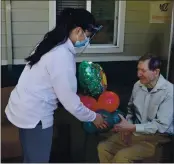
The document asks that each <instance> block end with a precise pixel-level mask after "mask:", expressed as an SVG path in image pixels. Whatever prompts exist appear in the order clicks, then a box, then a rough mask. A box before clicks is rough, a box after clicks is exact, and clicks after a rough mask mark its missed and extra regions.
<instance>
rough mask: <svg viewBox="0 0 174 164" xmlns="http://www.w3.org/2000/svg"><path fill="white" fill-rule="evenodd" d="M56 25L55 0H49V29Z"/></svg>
mask: <svg viewBox="0 0 174 164" xmlns="http://www.w3.org/2000/svg"><path fill="white" fill-rule="evenodd" d="M55 25H56V0H55V1H49V31H50V30H52V29H53V28H54V27H55Z"/></svg>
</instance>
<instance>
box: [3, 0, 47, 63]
mask: <svg viewBox="0 0 174 164" xmlns="http://www.w3.org/2000/svg"><path fill="white" fill-rule="evenodd" d="M2 2H3V1H2ZM11 2H12V3H11V8H12V34H13V36H12V39H13V56H14V58H15V59H23V58H25V57H26V56H28V55H29V53H30V52H31V50H32V48H33V47H34V46H35V45H36V44H37V43H38V42H39V41H40V40H41V39H42V38H43V36H44V34H45V33H46V32H48V27H49V23H48V21H49V1H11ZM1 8H2V10H1V11H2V21H1V22H2V51H1V52H2V59H3V60H5V59H6V57H5V56H6V48H5V47H6V44H5V34H6V31H5V8H3V7H1Z"/></svg>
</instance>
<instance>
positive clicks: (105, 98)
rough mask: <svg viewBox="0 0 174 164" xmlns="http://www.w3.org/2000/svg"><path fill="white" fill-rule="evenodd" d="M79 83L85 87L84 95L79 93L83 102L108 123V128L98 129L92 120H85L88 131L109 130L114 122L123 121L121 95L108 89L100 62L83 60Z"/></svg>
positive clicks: (79, 71) (84, 124)
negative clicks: (120, 106) (121, 117)
mask: <svg viewBox="0 0 174 164" xmlns="http://www.w3.org/2000/svg"><path fill="white" fill-rule="evenodd" d="M78 73H79V83H80V87H81V88H82V89H83V95H79V96H80V99H81V102H82V103H83V104H84V105H85V106H86V107H88V108H89V109H91V110H93V111H95V112H97V113H100V114H101V115H103V116H104V119H105V121H106V122H107V123H108V128H106V129H97V128H96V126H95V125H94V124H93V123H92V122H84V123H83V127H84V129H85V131H86V132H88V133H98V132H99V133H101V132H107V131H109V130H110V129H112V128H113V126H114V124H117V123H119V122H120V121H121V119H120V117H119V115H118V114H121V115H123V116H124V113H122V112H121V111H120V110H119V109H118V107H119V105H120V99H119V96H118V95H117V94H116V93H114V92H112V91H108V90H107V78H106V75H105V73H104V71H103V69H102V67H101V66H100V65H99V64H95V63H93V62H89V61H83V62H81V63H80V65H79V70H78Z"/></svg>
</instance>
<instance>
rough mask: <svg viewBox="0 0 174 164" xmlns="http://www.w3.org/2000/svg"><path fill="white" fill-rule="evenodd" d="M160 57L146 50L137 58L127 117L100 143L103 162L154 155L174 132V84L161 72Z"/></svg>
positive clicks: (133, 159) (129, 159) (129, 160)
mask: <svg viewBox="0 0 174 164" xmlns="http://www.w3.org/2000/svg"><path fill="white" fill-rule="evenodd" d="M160 66H161V61H160V60H159V58H158V57H156V56H154V55H153V54H150V53H148V54H146V55H144V56H142V57H141V58H140V59H139V62H138V78H139V81H138V82H136V83H135V85H134V87H133V91H132V95H131V98H130V102H129V103H128V114H127V117H126V119H124V118H123V117H122V116H120V117H121V119H122V120H121V122H120V123H119V124H117V125H115V126H114V129H113V131H114V132H117V133H112V135H111V136H110V137H109V138H107V140H106V141H102V142H101V143H99V145H98V155H99V160H100V162H101V163H104V162H114V163H115V162H118V163H122V162H124V163H129V162H133V161H136V160H142V159H144V158H147V157H151V156H153V155H154V153H155V148H156V146H157V145H158V144H161V143H165V142H168V141H169V140H170V139H169V137H168V134H173V133H174V127H173V124H174V120H173V119H174V118H173V117H174V109H173V101H174V97H173V94H174V91H173V84H171V83H170V82H169V81H167V80H166V79H164V77H163V76H162V75H161V74H160Z"/></svg>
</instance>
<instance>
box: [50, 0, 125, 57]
mask: <svg viewBox="0 0 174 164" xmlns="http://www.w3.org/2000/svg"><path fill="white" fill-rule="evenodd" d="M117 3H118V5H119V6H118V9H119V11H118V17H116V16H115V20H116V19H118V21H115V22H118V23H117V24H118V26H117V29H116V28H114V29H116V30H117V31H118V32H117V35H115V34H116V33H115V31H116V30H114V37H115V38H116V43H117V45H114V44H93V45H90V46H88V47H87V48H86V49H85V51H84V52H83V53H84V54H94V53H95V54H107V53H108V54H111V53H121V52H123V49H124V32H125V30H124V29H125V15H126V1H123V0H119V1H117ZM115 7H116V6H115ZM86 9H87V10H88V11H91V0H86ZM55 23H56V0H55V1H49V30H52V29H53V28H54V27H55ZM114 24H115V26H116V25H117V24H116V23H114ZM81 50H82V49H78V50H77V53H78V52H81Z"/></svg>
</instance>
